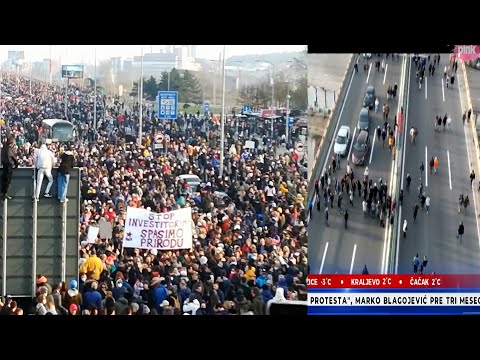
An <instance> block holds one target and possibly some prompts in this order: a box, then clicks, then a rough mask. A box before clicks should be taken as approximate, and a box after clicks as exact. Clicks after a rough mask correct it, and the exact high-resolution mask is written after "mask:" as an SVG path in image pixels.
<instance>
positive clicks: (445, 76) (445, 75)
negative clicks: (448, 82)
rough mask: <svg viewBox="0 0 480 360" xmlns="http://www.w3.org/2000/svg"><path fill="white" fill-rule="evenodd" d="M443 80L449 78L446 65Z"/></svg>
mask: <svg viewBox="0 0 480 360" xmlns="http://www.w3.org/2000/svg"><path fill="white" fill-rule="evenodd" d="M443 78H444V79H446V78H447V65H445V67H444V68H443Z"/></svg>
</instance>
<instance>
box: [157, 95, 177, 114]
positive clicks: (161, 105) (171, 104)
mask: <svg viewBox="0 0 480 360" xmlns="http://www.w3.org/2000/svg"><path fill="white" fill-rule="evenodd" d="M157 111H158V114H157V115H158V118H159V119H161V120H167V119H172V120H176V119H177V117H178V116H177V115H178V91H159V92H158V107H157Z"/></svg>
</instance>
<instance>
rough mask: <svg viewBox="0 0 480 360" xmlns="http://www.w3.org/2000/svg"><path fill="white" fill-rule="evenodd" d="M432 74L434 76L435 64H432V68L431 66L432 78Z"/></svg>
mask: <svg viewBox="0 0 480 360" xmlns="http://www.w3.org/2000/svg"><path fill="white" fill-rule="evenodd" d="M433 74H435V64H433V66H432V76H433Z"/></svg>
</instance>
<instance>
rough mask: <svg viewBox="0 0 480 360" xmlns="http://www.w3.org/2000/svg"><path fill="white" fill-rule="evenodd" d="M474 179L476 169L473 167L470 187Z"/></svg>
mask: <svg viewBox="0 0 480 360" xmlns="http://www.w3.org/2000/svg"><path fill="white" fill-rule="evenodd" d="M473 180H475V170H473V169H472V172H471V173H470V187H472V184H473Z"/></svg>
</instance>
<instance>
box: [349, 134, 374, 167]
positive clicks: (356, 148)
mask: <svg viewBox="0 0 480 360" xmlns="http://www.w3.org/2000/svg"><path fill="white" fill-rule="evenodd" d="M369 152H370V136H369V135H368V131H366V130H360V132H359V133H358V136H357V139H356V140H355V142H354V143H353V147H352V162H353V163H354V164H355V165H365V162H366V161H367V156H368V153H369Z"/></svg>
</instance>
